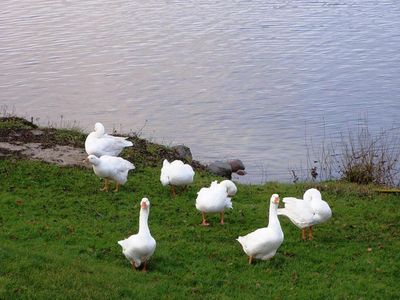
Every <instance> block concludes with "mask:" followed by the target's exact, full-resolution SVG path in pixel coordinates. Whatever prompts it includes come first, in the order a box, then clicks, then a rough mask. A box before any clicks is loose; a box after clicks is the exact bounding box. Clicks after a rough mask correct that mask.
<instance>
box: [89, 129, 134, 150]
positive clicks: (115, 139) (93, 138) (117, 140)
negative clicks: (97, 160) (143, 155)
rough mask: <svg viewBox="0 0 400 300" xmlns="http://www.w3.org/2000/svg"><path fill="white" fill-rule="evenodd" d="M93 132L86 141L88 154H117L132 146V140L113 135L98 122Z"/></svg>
mask: <svg viewBox="0 0 400 300" xmlns="http://www.w3.org/2000/svg"><path fill="white" fill-rule="evenodd" d="M94 130H95V131H93V132H91V133H90V134H89V135H88V136H87V138H86V141H85V150H86V152H87V154H88V155H91V154H93V155H96V156H97V157H100V156H103V155H110V156H117V155H118V154H120V153H121V151H122V150H123V149H124V148H125V147H130V146H132V145H133V144H132V142H130V141H127V140H126V139H127V138H125V137H119V136H112V135H108V134H106V133H105V130H104V126H103V124H101V123H96V124H95V126H94Z"/></svg>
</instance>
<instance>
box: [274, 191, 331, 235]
mask: <svg viewBox="0 0 400 300" xmlns="http://www.w3.org/2000/svg"><path fill="white" fill-rule="evenodd" d="M283 202H284V203H285V207H284V208H280V209H278V215H283V216H286V217H288V218H289V219H290V221H292V223H293V224H294V225H296V226H297V227H298V228H300V229H301V237H302V239H303V240H305V239H306V228H307V227H308V228H309V229H310V230H309V239H310V240H312V239H313V225H316V224H319V223H322V222H325V221H326V220H328V219H329V218H330V217H331V216H332V211H331V208H330V207H329V205H328V203H326V202H325V201H324V200H322V197H321V193H320V192H319V191H318V190H317V189H309V190H307V191H306V192H305V193H304V195H303V199H296V198H292V197H287V198H283Z"/></svg>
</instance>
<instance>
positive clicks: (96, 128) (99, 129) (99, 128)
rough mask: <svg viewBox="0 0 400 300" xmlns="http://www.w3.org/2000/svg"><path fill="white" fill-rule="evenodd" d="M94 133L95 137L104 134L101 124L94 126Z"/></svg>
mask: <svg viewBox="0 0 400 300" xmlns="http://www.w3.org/2000/svg"><path fill="white" fill-rule="evenodd" d="M94 131H95V132H96V135H97V136H102V135H103V134H104V133H105V129H104V126H103V124H101V123H100V122H97V123H96V124H94Z"/></svg>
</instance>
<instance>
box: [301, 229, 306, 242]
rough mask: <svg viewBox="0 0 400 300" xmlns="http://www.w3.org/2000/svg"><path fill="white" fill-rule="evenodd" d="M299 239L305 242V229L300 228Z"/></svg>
mask: <svg viewBox="0 0 400 300" xmlns="http://www.w3.org/2000/svg"><path fill="white" fill-rule="evenodd" d="M301 239H302V240H303V241H305V240H306V229H305V228H302V229H301Z"/></svg>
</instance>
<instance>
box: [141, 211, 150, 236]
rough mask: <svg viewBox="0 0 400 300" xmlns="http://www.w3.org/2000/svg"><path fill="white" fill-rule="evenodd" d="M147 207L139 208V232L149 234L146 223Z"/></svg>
mask: <svg viewBox="0 0 400 300" xmlns="http://www.w3.org/2000/svg"><path fill="white" fill-rule="evenodd" d="M149 209H150V208H147V209H146V210H145V209H143V208H142V209H140V216H139V234H148V235H149V234H150V229H149V225H148V224H147V219H148V218H149Z"/></svg>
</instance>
